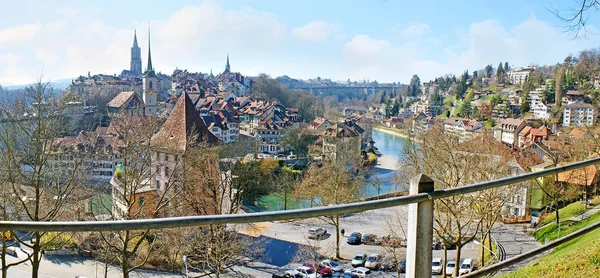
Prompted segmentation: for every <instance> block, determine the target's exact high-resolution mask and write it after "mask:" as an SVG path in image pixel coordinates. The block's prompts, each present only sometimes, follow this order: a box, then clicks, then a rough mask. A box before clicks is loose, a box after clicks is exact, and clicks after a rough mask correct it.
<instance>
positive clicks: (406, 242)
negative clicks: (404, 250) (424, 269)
mask: <svg viewBox="0 0 600 278" xmlns="http://www.w3.org/2000/svg"><path fill="white" fill-rule="evenodd" d="M406 246H408V240H407V239H402V240H400V247H406Z"/></svg>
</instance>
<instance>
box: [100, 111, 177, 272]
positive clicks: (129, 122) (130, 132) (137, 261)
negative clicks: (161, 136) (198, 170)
mask: <svg viewBox="0 0 600 278" xmlns="http://www.w3.org/2000/svg"><path fill="white" fill-rule="evenodd" d="M158 126H159V121H158V120H157V119H155V118H152V117H119V118H115V119H113V121H112V122H111V129H112V130H113V132H115V133H116V134H118V139H119V140H118V143H117V144H116V145H117V146H115V147H117V148H118V150H119V155H120V156H121V158H122V160H123V164H122V165H121V166H120V168H118V169H117V170H116V171H115V175H114V177H113V179H112V180H111V184H112V186H113V187H112V196H113V198H112V199H113V204H112V207H110V208H108V207H107V208H106V209H108V210H109V211H111V213H112V217H113V218H116V219H140V218H157V217H161V216H164V215H166V214H167V213H168V212H169V209H170V203H171V200H172V199H173V198H175V197H176V196H177V195H178V194H179V193H180V192H181V190H180V189H179V188H178V187H176V185H177V184H178V182H180V181H181V176H180V175H181V173H183V172H184V171H183V170H182V167H183V166H182V165H183V163H182V162H181V160H177V159H175V158H174V157H172V158H171V159H172V160H173V163H174V164H173V166H172V168H171V169H169V167H168V166H167V167H163V168H160V166H159V165H158V164H157V163H156V161H154V162H153V159H154V160H158V157H157V156H159V155H160V154H159V153H157V152H155V149H154V148H153V147H152V145H151V144H150V141H151V140H150V139H151V138H152V135H153V134H154V132H155V131H156V130H157V129H158ZM164 155H168V154H164ZM164 155H163V156H162V158H163V159H164V157H165V156H164ZM155 170H159V171H163V172H164V171H168V172H169V174H168V175H166V176H167V177H168V178H167V180H166V181H165V182H164V183H162V184H160V187H158V186H152V184H151V183H150V181H151V180H152V179H154V177H155V176H156V174H157V171H155ZM100 235H101V238H102V242H103V244H104V245H106V247H105V248H106V249H108V250H110V253H111V254H112V258H109V259H110V260H114V261H116V262H118V264H119V265H120V268H121V272H122V274H123V277H124V278H127V277H129V274H130V273H131V272H132V271H134V270H136V269H139V268H141V267H143V266H144V265H145V264H146V262H147V261H148V259H149V258H150V254H151V253H152V252H153V251H154V250H155V248H154V247H155V244H157V243H158V242H159V241H158V240H159V238H158V235H157V233H156V232H154V231H151V230H149V229H147V230H142V231H128V230H126V231H118V232H102V233H100Z"/></svg>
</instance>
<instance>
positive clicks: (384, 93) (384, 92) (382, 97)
mask: <svg viewBox="0 0 600 278" xmlns="http://www.w3.org/2000/svg"><path fill="white" fill-rule="evenodd" d="M386 94H387V92H386V91H383V94H382V95H381V100H380V101H379V103H384V102H385V95H386Z"/></svg>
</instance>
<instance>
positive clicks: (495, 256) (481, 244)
mask: <svg viewBox="0 0 600 278" xmlns="http://www.w3.org/2000/svg"><path fill="white" fill-rule="evenodd" d="M473 243H475V244H477V245H479V246H481V247H482V248H483V249H485V250H488V251H490V253H492V255H494V258H495V259H496V262H499V261H500V259H499V258H498V255H496V252H494V251H492V250H491V249H490V248H487V247H486V246H485V244H483V243H481V242H479V241H477V240H476V239H474V240H473ZM482 263H483V262H482Z"/></svg>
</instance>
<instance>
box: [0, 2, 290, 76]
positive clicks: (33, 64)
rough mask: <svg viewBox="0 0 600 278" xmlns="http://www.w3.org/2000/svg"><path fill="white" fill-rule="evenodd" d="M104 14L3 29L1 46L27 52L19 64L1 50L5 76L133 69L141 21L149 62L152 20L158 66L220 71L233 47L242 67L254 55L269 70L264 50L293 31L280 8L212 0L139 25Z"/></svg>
mask: <svg viewBox="0 0 600 278" xmlns="http://www.w3.org/2000/svg"><path fill="white" fill-rule="evenodd" d="M83 10H86V11H87V10H89V8H85V9H84V8H82V9H81V11H83ZM56 12H57V13H61V12H62V13H63V14H62V15H65V13H66V14H72V13H75V12H76V10H70V8H66V7H63V8H60V9H58V10H57V11H56ZM94 12H95V13H98V12H100V11H99V10H98V9H96V11H94ZM102 18H104V17H102V16H89V17H85V18H81V17H77V18H75V17H66V16H65V17H57V18H55V19H50V20H49V21H48V22H45V23H40V24H30V25H23V26H16V27H10V28H6V29H3V30H0V45H2V44H3V43H11V44H10V48H8V47H7V48H4V47H0V49H2V51H3V52H6V53H8V52H10V53H16V54H19V55H22V58H20V61H19V63H18V64H17V63H8V62H6V61H8V60H10V61H14V60H15V59H16V58H15V57H13V56H8V55H7V54H4V53H3V52H0V55H2V56H0V83H12V84H15V83H30V82H31V81H32V80H33V79H34V78H35V77H36V76H39V74H40V73H43V75H44V78H45V79H46V78H47V79H51V80H55V79H60V78H66V77H76V76H78V75H82V74H83V75H85V74H87V72H88V71H89V72H91V73H92V74H94V73H108V74H112V73H116V74H119V73H120V72H121V70H123V69H129V59H130V47H131V45H132V42H133V28H137V30H138V42H139V45H140V47H141V48H142V59H143V66H144V67H145V63H146V57H147V55H148V54H147V53H148V52H147V51H148V45H147V39H148V37H147V33H146V32H145V30H147V27H148V24H149V25H150V27H151V30H152V56H153V63H154V66H155V67H156V68H157V70H159V71H162V72H164V73H167V74H169V73H170V72H171V71H172V70H173V69H175V67H179V68H188V69H190V70H202V71H208V70H209V69H210V68H211V67H214V68H215V70H216V71H220V70H222V69H221V67H224V65H225V56H226V55H227V53H230V54H231V56H232V67H233V68H234V70H236V71H242V72H244V68H243V67H242V62H240V61H241V60H242V57H250V58H246V59H249V60H251V61H253V62H252V63H248V62H247V63H246V64H252V67H257V66H258V67H259V68H261V67H262V68H263V69H262V70H261V71H264V72H268V71H269V67H268V65H267V64H266V63H264V61H265V59H264V58H262V59H261V57H268V56H269V55H268V54H269V53H271V52H276V51H277V50H278V49H280V48H281V47H282V43H283V41H284V39H285V38H286V27H285V25H283V24H282V23H281V22H279V20H278V19H277V17H276V16H275V15H273V14H270V13H265V12H262V11H258V10H255V9H251V8H237V9H233V10H232V9H227V10H225V9H223V8H222V7H220V6H219V5H217V4H215V3H212V2H203V3H201V4H198V5H193V6H186V7H184V8H181V9H179V10H177V11H175V12H173V13H171V14H169V15H168V16H167V17H164V18H162V19H159V20H155V21H151V22H147V21H135V20H132V22H131V24H135V25H134V26H131V27H129V28H130V29H129V28H128V29H122V27H117V26H115V25H114V23H113V22H111V21H108V20H101V19H102ZM57 38H59V39H57ZM216 65H218V67H219V68H216Z"/></svg>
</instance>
